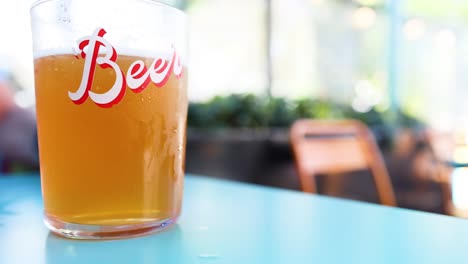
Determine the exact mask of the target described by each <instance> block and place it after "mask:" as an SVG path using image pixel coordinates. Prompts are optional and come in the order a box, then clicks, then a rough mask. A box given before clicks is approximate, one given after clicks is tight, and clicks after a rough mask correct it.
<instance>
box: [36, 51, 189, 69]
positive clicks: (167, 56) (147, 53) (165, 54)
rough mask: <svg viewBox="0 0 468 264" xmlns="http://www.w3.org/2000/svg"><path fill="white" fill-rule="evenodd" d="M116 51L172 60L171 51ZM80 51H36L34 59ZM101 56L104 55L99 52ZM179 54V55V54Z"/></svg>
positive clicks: (184, 61)
mask: <svg viewBox="0 0 468 264" xmlns="http://www.w3.org/2000/svg"><path fill="white" fill-rule="evenodd" d="M115 51H116V52H117V56H132V57H140V58H145V59H155V58H158V59H159V58H160V59H163V60H167V61H168V60H170V59H171V56H172V52H171V51H154V50H152V51H150V50H142V49H131V48H122V49H118V48H116V49H115ZM79 54H80V53H79V52H78V51H75V50H74V49H73V48H69V49H65V48H54V49H49V50H42V51H35V52H34V59H39V58H43V57H48V56H57V55H73V56H75V55H79ZM99 54H103V53H102V52H99ZM178 54H179V53H178ZM179 56H180V61H181V63H182V65H184V67H187V59H186V58H185V57H184V56H181V55H179Z"/></svg>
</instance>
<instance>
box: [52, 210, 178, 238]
mask: <svg viewBox="0 0 468 264" xmlns="http://www.w3.org/2000/svg"><path fill="white" fill-rule="evenodd" d="M177 218H178V216H176V217H173V218H169V219H165V220H160V221H152V222H146V223H141V224H134V225H112V226H110V225H106V226H105V225H81V224H73V223H67V222H63V221H61V220H59V219H57V218H55V217H53V216H49V215H47V214H45V215H44V223H45V225H46V226H47V227H48V228H49V229H50V230H51V231H52V232H53V233H54V234H56V235H59V236H62V237H65V238H72V239H88V240H103V239H122V238H130V237H138V236H143V235H148V234H152V233H156V232H158V231H161V230H164V229H167V228H168V227H170V226H172V225H173V224H174V223H175V222H177Z"/></svg>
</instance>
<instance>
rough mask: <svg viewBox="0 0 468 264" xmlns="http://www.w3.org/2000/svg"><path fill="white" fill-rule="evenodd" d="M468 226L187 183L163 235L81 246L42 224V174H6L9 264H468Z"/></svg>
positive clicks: (1, 252) (1, 240)
mask: <svg viewBox="0 0 468 264" xmlns="http://www.w3.org/2000/svg"><path fill="white" fill-rule="evenodd" d="M467 262H468V221H467V220H464V219H457V218H452V217H446V216H440V215H434V214H428V213H422V212H415V211H410V210H404V209H397V208H389V207H384V206H380V205H372V204H366V203H361V202H353V201H345V200H340V199H334V198H327V197H321V196H317V195H308V194H303V193H300V192H294V191H287V190H280V189H273V188H266V187H260V186H255V185H247V184H241V183H234V182H228V181H222V180H214V179H210V178H204V177H199V176H187V177H186V185H185V199H184V208H183V213H182V217H181V219H180V220H179V222H178V224H177V225H175V226H174V227H172V228H171V229H169V230H167V231H164V232H161V233H157V234H154V235H150V236H146V237H140V238H133V239H127V240H114V241H75V240H68V239H63V238H59V237H57V236H55V235H52V234H50V233H49V232H48V230H47V229H46V228H45V226H44V225H43V223H42V200H41V194H40V180H39V176H38V175H29V176H1V175H0V263H1V264H10V263H15V264H16V263H20V264H21V263H36V264H41V263H47V264H55V263H67V264H68V263H87V264H93V263H99V264H101V263H112V264H119V263H132V264H139V263H145V264H146V263H467Z"/></svg>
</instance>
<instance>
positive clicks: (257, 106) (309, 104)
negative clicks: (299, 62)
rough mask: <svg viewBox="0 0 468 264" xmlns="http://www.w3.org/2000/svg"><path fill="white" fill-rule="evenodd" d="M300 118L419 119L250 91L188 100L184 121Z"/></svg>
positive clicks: (254, 124)
mask: <svg viewBox="0 0 468 264" xmlns="http://www.w3.org/2000/svg"><path fill="white" fill-rule="evenodd" d="M300 118H316V119H341V118H352V119H357V120H360V121H362V122H364V123H365V124H367V125H369V126H371V127H380V128H385V127H390V125H393V124H392V122H393V120H396V121H398V124H399V125H400V126H406V127H414V126H420V125H421V124H422V123H421V122H420V121H419V120H417V119H416V118H414V117H411V116H409V115H407V114H405V113H403V112H399V113H397V116H396V117H394V116H392V115H391V114H390V113H389V112H379V111H377V110H375V109H371V110H370V111H369V112H367V113H358V112H356V111H354V110H353V109H352V108H351V107H350V106H348V105H343V104H339V103H336V102H332V101H326V100H319V99H310V98H302V99H298V100H288V99H285V98H280V97H272V98H266V97H261V96H255V95H252V94H232V95H229V96H215V97H214V98H212V99H211V100H209V101H207V102H202V103H190V106H189V115H188V125H189V126H190V127H198V128H208V129H209V128H223V127H230V128H241V127H248V128H262V127H289V126H291V124H292V123H293V122H294V121H295V120H297V119H300Z"/></svg>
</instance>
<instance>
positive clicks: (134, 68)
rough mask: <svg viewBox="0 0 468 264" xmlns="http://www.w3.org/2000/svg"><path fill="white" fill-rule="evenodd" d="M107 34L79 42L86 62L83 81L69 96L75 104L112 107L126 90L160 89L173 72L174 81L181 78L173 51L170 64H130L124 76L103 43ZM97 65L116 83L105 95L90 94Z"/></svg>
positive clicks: (100, 32)
mask: <svg viewBox="0 0 468 264" xmlns="http://www.w3.org/2000/svg"><path fill="white" fill-rule="evenodd" d="M105 34H106V31H105V30H104V29H103V28H98V29H96V31H95V32H94V34H93V35H91V36H87V37H84V38H82V39H80V40H78V48H79V50H80V51H81V53H80V56H81V57H82V58H84V59H85V63H84V68H83V77H82V79H81V84H80V87H79V88H78V90H77V91H75V92H68V96H69V97H70V99H71V100H72V101H73V102H74V103H75V104H82V103H84V102H85V101H86V100H87V99H88V97H89V98H90V99H91V100H92V101H93V102H94V103H96V104H97V105H98V106H101V107H112V105H114V104H118V103H119V102H120V101H121V100H122V98H123V97H124V95H125V90H126V86H128V88H130V89H131V90H132V91H133V92H135V93H139V92H141V91H143V90H144V89H145V88H146V87H147V86H148V84H149V83H150V81H151V82H153V83H154V84H155V85H156V86H157V87H162V86H164V84H165V83H166V82H167V80H168V79H169V77H170V75H171V73H172V72H174V75H175V76H176V77H177V78H180V77H181V76H182V69H183V66H182V63H181V61H180V57H179V56H178V54H177V52H176V50H175V49H174V50H173V52H172V55H171V58H170V59H169V60H165V59H164V58H155V59H154V61H153V63H152V64H151V66H150V67H149V68H147V67H146V65H145V63H144V62H143V61H141V60H137V61H135V62H133V63H132V64H131V65H130V67H129V68H128V70H127V74H126V75H124V73H123V72H122V70H121V69H120V67H119V65H118V64H117V63H116V60H117V56H118V54H117V52H116V51H115V49H114V47H113V46H112V45H111V44H110V43H109V42H108V41H107V40H105V39H104V35H105ZM96 65H99V66H100V67H101V68H102V69H106V68H111V69H112V70H113V71H114V72H115V82H114V85H113V86H112V87H110V88H109V90H107V92H105V93H95V92H93V91H91V87H92V86H93V79H94V74H95V71H96Z"/></svg>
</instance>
